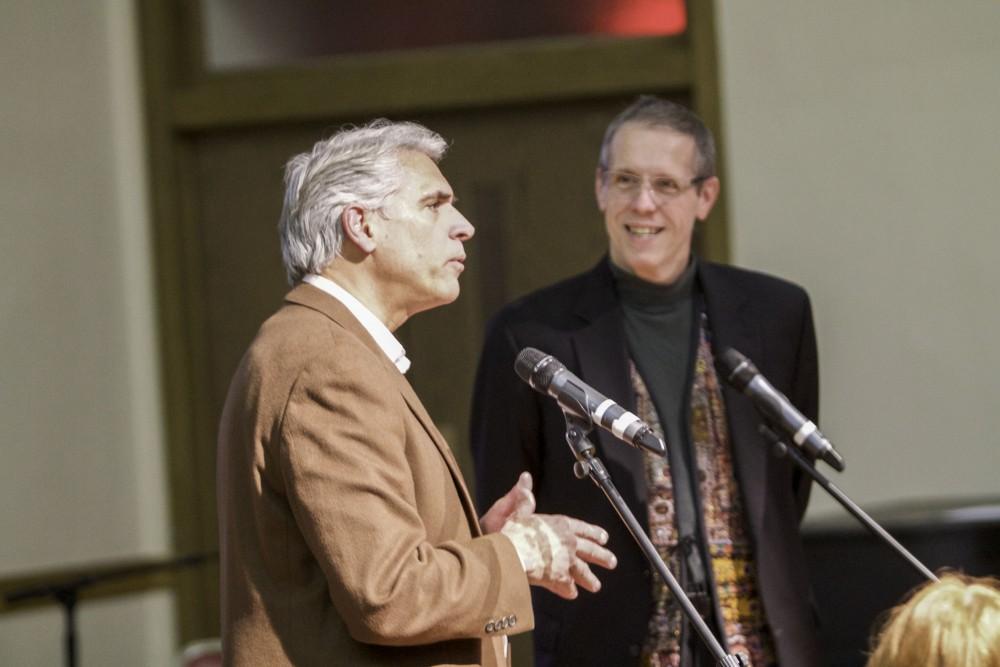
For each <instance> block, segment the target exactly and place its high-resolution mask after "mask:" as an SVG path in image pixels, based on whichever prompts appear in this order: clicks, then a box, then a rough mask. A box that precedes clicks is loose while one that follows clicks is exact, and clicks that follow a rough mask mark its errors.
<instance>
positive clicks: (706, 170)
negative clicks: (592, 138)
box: [598, 95, 715, 178]
mask: <svg viewBox="0 0 1000 667" xmlns="http://www.w3.org/2000/svg"><path fill="white" fill-rule="evenodd" d="M625 123H640V124H642V125H646V126H647V127H665V128H667V129H670V130H673V131H674V132H679V133H680V134H685V135H687V136H689V137H691V138H692V139H694V146H695V161H694V162H695V164H694V171H695V176H696V177H701V178H707V177H709V176H715V140H714V139H713V138H712V133H711V132H710V131H709V129H708V128H707V127H705V123H703V122H702V120H701V118H698V116H697V115H696V114H695V113H694V112H693V111H691V110H690V109H688V108H687V107H685V106H681V105H680V104H677V103H676V102H671V101H669V100H664V99H660V98H659V97H655V96H653V95H640V96H639V98H638V99H637V100H636V101H635V102H633V103H632V104H631V105H629V107H628V108H627V109H625V110H624V111H622V112H621V113H620V114H618V115H617V116H615V118H614V120H612V121H611V123H610V124H609V125H608V129H607V130H605V131H604V141H602V142H601V155H600V161H599V162H598V166H599V167H600V170H601V171H602V172H604V171H607V170H608V167H609V164H608V161H609V159H610V157H611V142H612V141H614V138H615V134H617V133H618V130H620V129H621V126H622V125H624V124H625Z"/></svg>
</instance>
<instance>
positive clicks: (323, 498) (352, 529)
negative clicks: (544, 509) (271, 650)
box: [276, 341, 533, 646]
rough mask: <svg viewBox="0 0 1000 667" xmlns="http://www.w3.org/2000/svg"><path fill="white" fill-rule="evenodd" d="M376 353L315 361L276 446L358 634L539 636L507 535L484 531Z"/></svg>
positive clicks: (296, 506)
mask: <svg viewBox="0 0 1000 667" xmlns="http://www.w3.org/2000/svg"><path fill="white" fill-rule="evenodd" d="M338 342H339V341H338ZM331 347H333V346H332V345H331ZM345 348H346V349H345ZM373 355H374V353H373V351H371V350H369V349H368V348H366V347H365V346H364V345H362V344H361V343H360V342H357V343H356V344H353V345H352V344H349V343H348V344H345V345H341V346H340V349H339V350H338V351H336V352H335V353H334V352H331V353H329V354H324V355H322V356H321V357H320V358H317V359H313V360H311V361H310V362H309V364H308V366H307V367H306V368H304V369H303V370H302V371H301V372H300V373H299V375H298V376H297V378H296V381H295V384H294V386H293V387H292V389H291V391H290V395H289V398H288V402H287V404H286V406H285V409H284V411H283V417H282V419H281V421H280V425H279V429H280V437H278V438H277V439H276V440H277V442H278V443H280V448H281V451H280V456H279V459H280V461H281V472H282V477H283V479H284V481H285V488H286V490H287V494H288V499H287V500H288V503H289V505H290V507H291V510H292V513H293V515H294V517H295V521H296V523H297V525H298V527H299V529H300V530H301V532H302V535H303V537H304V539H305V541H306V543H307V545H308V547H309V549H310V551H311V552H312V555H313V556H314V558H315V559H316V560H317V561H318V563H319V566H320V568H321V569H322V571H323V573H324V575H325V578H326V584H327V587H328V589H329V594H330V597H331V599H332V601H333V604H334V606H335V607H336V609H337V611H338V613H339V615H340V616H341V618H342V619H343V620H344V622H345V623H346V625H347V628H348V631H349V632H350V634H351V635H352V637H354V638H355V639H356V640H358V641H361V642H366V643H372V644H384V645H396V646H405V645H415V644H425V643H432V642H440V641H445V640H448V639H456V638H468V637H485V636H487V635H492V633H494V632H496V631H497V629H498V626H497V625H496V623H497V622H498V621H505V623H504V626H503V629H504V632H505V633H511V632H518V631H523V630H529V629H531V627H532V625H533V617H532V612H531V601H530V593H529V589H528V583H527V577H526V576H525V573H524V570H523V569H522V567H521V564H520V561H519V559H518V556H517V553H516V551H515V550H514V547H513V545H512V544H511V543H510V541H509V540H508V539H507V538H506V537H504V536H502V535H488V536H480V537H473V536H472V533H471V531H470V529H469V527H468V524H467V521H466V516H465V513H464V512H462V511H461V509H457V510H456V507H459V508H460V506H461V505H460V503H459V502H458V501H457V495H456V494H457V490H456V487H455V484H454V481H453V480H452V478H451V477H450V474H449V473H448V469H447V467H446V466H445V465H444V464H443V462H442V461H438V460H437V459H436V458H435V456H437V457H440V454H439V453H438V452H437V450H436V448H435V445H434V443H433V442H432V441H431V439H430V437H429V436H428V435H427V433H426V431H424V430H423V428H422V426H421V425H420V423H419V422H418V421H417V420H416V418H415V416H414V415H413V414H412V413H410V412H409V409H408V407H407V406H406V404H405V401H404V400H403V398H402V396H401V394H400V391H399V390H398V386H397V383H398V381H399V379H398V378H393V377H391V374H390V371H389V370H388V369H387V368H386V366H385V365H384V364H381V363H380V360H378V359H376V358H375V356H373ZM421 448H423V449H421ZM427 448H430V449H431V450H432V452H431V454H429V455H428V454H427ZM416 450H419V451H416ZM414 466H417V467H419V470H415V469H414ZM418 486H419V487H420V488H418ZM438 489H440V494H444V495H448V494H450V495H449V496H448V497H447V498H441V499H440V500H441V502H440V503H438V504H435V505H434V506H433V507H432V508H430V509H428V507H427V506H426V505H425V506H420V502H419V498H420V497H421V496H420V494H421V493H428V492H430V493H434V494H437V493H438ZM428 490H429V491H428ZM427 512H432V513H433V514H434V517H433V519H434V521H435V522H436V523H435V524H434V525H435V526H437V528H435V530H436V531H437V534H436V535H430V534H429V532H428V526H429V525H430V524H425V521H424V518H423V515H424V513H427ZM441 526H443V527H444V528H443V529H442V528H441ZM512 617H513V618H516V623H515V624H514V625H513V627H507V626H508V625H510V619H511V618H512ZM491 622H492V623H491Z"/></svg>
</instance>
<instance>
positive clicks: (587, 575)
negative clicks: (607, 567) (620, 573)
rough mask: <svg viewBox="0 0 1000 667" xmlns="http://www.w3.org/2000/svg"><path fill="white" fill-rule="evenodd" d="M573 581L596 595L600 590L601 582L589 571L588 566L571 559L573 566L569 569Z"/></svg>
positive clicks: (576, 559) (577, 559)
mask: <svg viewBox="0 0 1000 667" xmlns="http://www.w3.org/2000/svg"><path fill="white" fill-rule="evenodd" d="M569 571H570V574H571V575H573V579H574V580H575V581H576V583H578V584H579V585H580V586H582V587H583V588H584V589H585V590H588V591H590V592H591V593H596V592H597V591H599V590H601V581H600V580H599V579H598V578H597V577H596V576H595V575H594V573H593V572H592V571H591V570H590V566H589V565H587V564H586V563H584V562H583V561H582V560H580V559H579V558H574V559H573V564H572V565H571V566H570V568H569Z"/></svg>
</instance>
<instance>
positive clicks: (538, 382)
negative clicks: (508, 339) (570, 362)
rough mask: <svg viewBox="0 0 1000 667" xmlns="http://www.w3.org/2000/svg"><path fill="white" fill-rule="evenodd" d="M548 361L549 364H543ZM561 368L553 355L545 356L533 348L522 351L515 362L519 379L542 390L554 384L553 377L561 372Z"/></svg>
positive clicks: (515, 369)
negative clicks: (558, 371)
mask: <svg viewBox="0 0 1000 667" xmlns="http://www.w3.org/2000/svg"><path fill="white" fill-rule="evenodd" d="M546 361H548V363H543V362H546ZM553 362H554V363H553ZM540 364H541V365H542V366H541V368H539V365H540ZM560 366H561V364H560V363H559V362H557V361H556V360H555V359H554V358H552V356H551V355H548V354H545V353H544V352H542V351H541V350H536V349H535V348H533V347H526V348H524V349H523V350H521V352H520V353H519V354H518V355H517V359H515V360H514V371H515V372H516V373H517V375H518V377H520V378H521V379H522V380H524V381H525V382H527V383H528V384H530V385H531V386H532V387H541V388H542V389H547V388H548V386H549V384H550V383H551V382H552V377H553V376H554V375H555V374H556V371H557V370H559V367H560ZM536 369H537V372H536Z"/></svg>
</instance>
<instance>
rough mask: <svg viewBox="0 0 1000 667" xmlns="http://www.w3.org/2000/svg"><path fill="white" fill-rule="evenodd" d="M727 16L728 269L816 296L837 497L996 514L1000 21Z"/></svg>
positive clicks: (891, 3) (873, 15)
mask: <svg viewBox="0 0 1000 667" xmlns="http://www.w3.org/2000/svg"><path fill="white" fill-rule="evenodd" d="M716 7H717V10H718V26H719V44H720V49H721V53H720V56H721V58H720V62H721V66H722V101H723V111H724V118H725V132H726V135H727V136H726V139H727V147H728V150H727V155H726V162H727V167H728V169H727V174H726V179H725V185H724V186H725V187H726V188H727V189H728V192H729V195H730V198H731V199H730V203H731V207H730V212H731V223H732V227H731V228H732V244H733V259H734V261H735V262H736V263H739V264H744V265H747V266H751V267H756V268H759V269H761V270H765V271H768V272H773V273H777V274H779V275H784V276H787V277H789V278H791V279H793V280H795V281H797V282H799V283H801V284H803V285H805V286H806V287H807V288H808V289H809V291H810V292H811V294H812V296H813V302H814V310H815V313H816V316H817V326H818V336H819V347H820V362H821V394H822V399H821V400H822V424H821V425H822V427H823V430H824V432H825V433H826V435H827V436H828V437H830V439H831V440H832V441H834V443H835V444H836V445H837V446H838V448H839V449H840V451H841V452H842V453H843V455H844V457H845V458H846V459H847V471H846V472H845V473H844V474H842V475H839V476H838V477H837V478H836V479H835V482H836V483H837V485H838V486H840V487H841V488H842V489H843V490H844V491H845V492H847V493H848V494H849V495H851V496H852V497H853V498H854V499H855V500H856V501H858V502H859V503H861V504H863V505H865V504H868V505H872V506H874V505H876V504H877V503H882V502H887V501H901V500H911V499H921V498H937V497H968V496H976V495H979V496H982V495H993V496H994V497H997V496H998V495H1000V484H998V483H997V474H996V473H997V469H998V467H1000V454H998V452H1000V446H998V445H1000V443H998V435H997V434H998V433H1000V410H998V409H997V402H998V400H1000V345H998V344H997V343H996V332H997V331H1000V308H998V304H1000V296H998V289H1000V263H998V262H997V261H996V252H997V248H998V247H1000V198H998V197H997V196H996V193H997V178H998V175H1000V131H998V129H997V128H998V116H997V110H998V109H1000V75H998V74H997V72H998V68H1000V40H998V39H997V35H1000V3H998V2H995V1H993V0H981V1H976V0H961V1H959V2H952V3H941V2H931V1H930V0H919V1H917V2H911V1H909V0H883V1H881V2H868V1H862V0H846V1H842V2H819V1H818V0H808V1H805V2H788V1H787V0H759V1H757V2H736V1H735V0H733V1H730V0H716ZM813 497H814V499H815V500H814V503H813V505H812V509H811V512H812V515H813V516H817V515H818V514H825V513H835V512H840V510H839V507H838V506H836V505H835V504H834V503H833V501H832V500H830V499H829V498H828V497H826V494H825V493H822V492H820V491H817V493H816V495H814V496H813Z"/></svg>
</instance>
